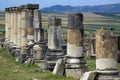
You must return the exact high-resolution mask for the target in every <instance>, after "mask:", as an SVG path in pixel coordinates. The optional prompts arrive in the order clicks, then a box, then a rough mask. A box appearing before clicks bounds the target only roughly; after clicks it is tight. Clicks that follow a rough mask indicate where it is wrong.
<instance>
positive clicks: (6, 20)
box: [1, 8, 9, 49]
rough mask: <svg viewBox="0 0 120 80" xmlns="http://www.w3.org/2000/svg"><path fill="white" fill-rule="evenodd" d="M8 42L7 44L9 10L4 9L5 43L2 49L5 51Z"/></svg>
mask: <svg viewBox="0 0 120 80" xmlns="http://www.w3.org/2000/svg"><path fill="white" fill-rule="evenodd" d="M8 42H9V8H5V41H4V48H6V49H7V45H8ZM1 44H2V43H1Z"/></svg>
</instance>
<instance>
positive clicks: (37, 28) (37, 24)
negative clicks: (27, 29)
mask: <svg viewBox="0 0 120 80" xmlns="http://www.w3.org/2000/svg"><path fill="white" fill-rule="evenodd" d="M38 8H39V5H38ZM38 8H36V9H34V18H33V26H34V41H35V42H39V41H40V40H41V36H42V35H41V29H42V24H41V13H40V12H39V10H38Z"/></svg>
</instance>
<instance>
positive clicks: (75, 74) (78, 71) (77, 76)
mask: <svg viewBox="0 0 120 80" xmlns="http://www.w3.org/2000/svg"><path fill="white" fill-rule="evenodd" d="M65 72H66V76H67V77H69V76H72V77H73V78H75V79H80V77H82V75H83V73H85V72H86V70H85V69H66V70H65Z"/></svg>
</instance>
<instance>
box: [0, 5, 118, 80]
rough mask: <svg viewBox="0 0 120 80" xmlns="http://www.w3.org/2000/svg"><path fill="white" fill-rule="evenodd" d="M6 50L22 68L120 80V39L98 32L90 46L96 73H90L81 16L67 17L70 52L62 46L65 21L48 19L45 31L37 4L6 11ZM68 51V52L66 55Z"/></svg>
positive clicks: (83, 78)
mask: <svg viewBox="0 0 120 80" xmlns="http://www.w3.org/2000/svg"><path fill="white" fill-rule="evenodd" d="M5 16H6V17H5V20H6V27H5V30H6V33H5V40H4V39H0V42H1V44H3V46H1V47H3V48H4V49H6V50H8V52H9V53H10V54H11V55H12V56H14V57H15V58H16V60H15V61H16V62H20V63H23V64H34V63H35V64H37V65H38V66H39V67H40V69H41V70H51V71H53V74H54V75H56V76H65V75H66V76H67V77H68V76H72V77H74V78H76V79H80V80H120V76H119V71H118V70H117V55H118V52H119V51H118V50H120V49H119V46H118V45H119V44H120V41H119V39H120V37H119V36H115V35H114V29H111V31H108V30H105V29H101V30H97V31H96V33H95V34H94V36H95V37H94V38H91V39H89V41H90V42H89V43H87V44H88V45H87V47H88V48H90V49H88V54H90V56H94V57H96V70H95V71H89V72H87V71H88V69H87V65H86V60H85V59H84V57H85V52H84V51H85V45H84V41H85V39H84V36H85V34H84V26H83V19H84V17H83V14H82V13H69V14H68V29H67V44H65V45H67V48H66V46H64V45H63V39H62V19H61V18H60V17H59V16H55V15H51V16H49V17H48V29H47V31H46V30H44V29H43V27H42V23H41V20H42V19H41V13H40V11H39V5H38V4H27V5H20V6H19V7H9V8H6V9H5ZM63 47H64V48H65V49H67V52H66V51H64V50H65V49H64V48H63Z"/></svg>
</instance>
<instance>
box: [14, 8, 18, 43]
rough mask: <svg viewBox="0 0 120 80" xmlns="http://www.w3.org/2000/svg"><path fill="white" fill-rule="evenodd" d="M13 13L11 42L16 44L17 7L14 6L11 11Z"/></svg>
mask: <svg viewBox="0 0 120 80" xmlns="http://www.w3.org/2000/svg"><path fill="white" fill-rule="evenodd" d="M13 12H14V13H13V15H14V18H13V19H14V20H13V21H14V22H13V43H14V44H16V45H17V20H18V19H17V18H18V12H17V7H14V11H13Z"/></svg>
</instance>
